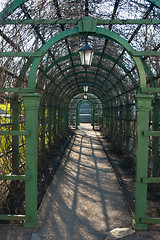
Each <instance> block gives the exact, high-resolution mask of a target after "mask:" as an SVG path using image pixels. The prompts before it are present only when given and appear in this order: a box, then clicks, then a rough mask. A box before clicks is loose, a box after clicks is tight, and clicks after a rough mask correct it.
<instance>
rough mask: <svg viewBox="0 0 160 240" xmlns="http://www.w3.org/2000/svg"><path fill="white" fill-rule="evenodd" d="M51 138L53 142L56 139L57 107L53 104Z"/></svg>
mask: <svg viewBox="0 0 160 240" xmlns="http://www.w3.org/2000/svg"><path fill="white" fill-rule="evenodd" d="M53 125H54V126H53V140H54V143H55V142H56V140H57V107H56V105H54V115H53Z"/></svg>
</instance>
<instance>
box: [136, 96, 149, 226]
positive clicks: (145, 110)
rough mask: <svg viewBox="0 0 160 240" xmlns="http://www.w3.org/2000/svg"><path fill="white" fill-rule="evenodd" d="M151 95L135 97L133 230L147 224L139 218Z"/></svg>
mask: <svg viewBox="0 0 160 240" xmlns="http://www.w3.org/2000/svg"><path fill="white" fill-rule="evenodd" d="M152 97H153V96H151V95H137V96H136V108H137V137H136V193H135V200H136V202H135V221H134V227H135V229H147V224H142V223H141V218H143V217H146V211H147V184H144V183H142V178H146V177H147V176H148V137H144V136H143V131H148V129H149V126H148V125H149V110H150V107H151V100H152Z"/></svg>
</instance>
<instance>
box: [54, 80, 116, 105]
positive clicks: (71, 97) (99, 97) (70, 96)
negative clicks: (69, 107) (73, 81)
mask: <svg viewBox="0 0 160 240" xmlns="http://www.w3.org/2000/svg"><path fill="white" fill-rule="evenodd" d="M76 86H77V85H75V88H76V89H77V94H79V91H78V88H77V87H76ZM70 92H71V91H70ZM97 93H99V91H97V92H96V93H94V95H95V96H98V95H97ZM77 94H76V95H77ZM63 95H64V93H63ZM63 95H62V96H61V97H60V99H59V101H62V98H63ZM76 95H73V96H72V92H71V93H70V95H69V98H70V101H71V99H73V98H74V96H76ZM58 97H59V96H58ZM98 99H100V101H101V103H102V104H103V105H104V103H103V101H102V100H101V96H98ZM64 100H65V99H64ZM70 101H69V102H70ZM51 102H52V101H51ZM111 106H112V102H111Z"/></svg>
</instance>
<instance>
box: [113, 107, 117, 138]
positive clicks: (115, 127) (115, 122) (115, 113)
mask: <svg viewBox="0 0 160 240" xmlns="http://www.w3.org/2000/svg"><path fill="white" fill-rule="evenodd" d="M117 116H118V108H117V107H115V108H114V132H113V137H114V140H115V139H116V136H117V122H118V118H117Z"/></svg>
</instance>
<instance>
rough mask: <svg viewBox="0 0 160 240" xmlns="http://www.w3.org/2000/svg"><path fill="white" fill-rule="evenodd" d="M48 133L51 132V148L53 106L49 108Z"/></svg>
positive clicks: (50, 141) (50, 140)
mask: <svg viewBox="0 0 160 240" xmlns="http://www.w3.org/2000/svg"><path fill="white" fill-rule="evenodd" d="M48 132H49V146H51V143H52V105H51V104H50V105H49V106H48Z"/></svg>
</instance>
